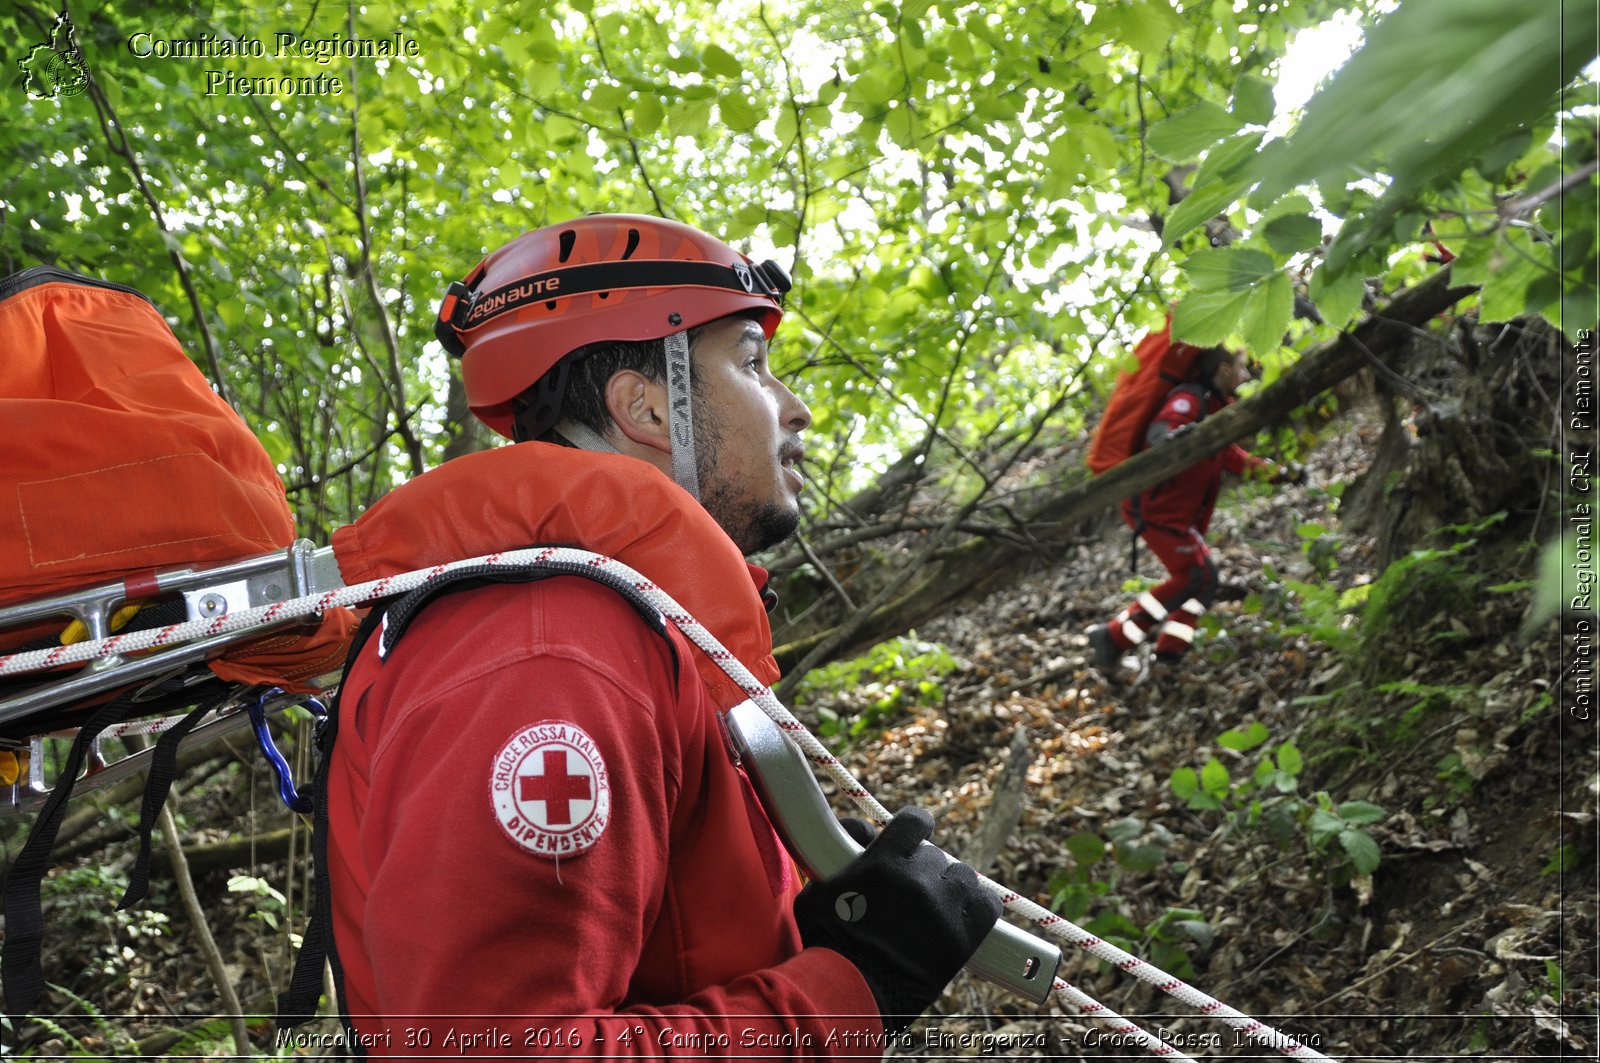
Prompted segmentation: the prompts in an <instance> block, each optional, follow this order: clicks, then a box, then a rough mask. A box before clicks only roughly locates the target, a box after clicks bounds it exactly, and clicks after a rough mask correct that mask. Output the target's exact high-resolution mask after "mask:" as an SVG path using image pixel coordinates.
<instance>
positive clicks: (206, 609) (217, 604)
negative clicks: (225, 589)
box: [197, 594, 228, 618]
mask: <svg viewBox="0 0 1600 1063" xmlns="http://www.w3.org/2000/svg"><path fill="white" fill-rule="evenodd" d="M197 608H198V609H199V612H200V615H201V616H203V617H207V618H210V617H213V616H224V615H226V614H227V612H228V599H226V598H224V597H223V596H222V595H220V594H203V595H201V596H200V601H199V603H198V605H197Z"/></svg>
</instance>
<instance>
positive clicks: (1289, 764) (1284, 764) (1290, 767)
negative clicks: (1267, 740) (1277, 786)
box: [1278, 742, 1306, 775]
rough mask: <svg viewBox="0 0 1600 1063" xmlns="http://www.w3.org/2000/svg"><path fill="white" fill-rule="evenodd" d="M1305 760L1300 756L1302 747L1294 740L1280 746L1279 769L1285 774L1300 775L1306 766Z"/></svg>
mask: <svg viewBox="0 0 1600 1063" xmlns="http://www.w3.org/2000/svg"><path fill="white" fill-rule="evenodd" d="M1305 766H1306V765H1305V760H1304V759H1303V758H1302V757H1301V756H1300V747H1299V746H1297V745H1295V744H1294V743H1293V742H1285V743H1283V744H1282V745H1280V746H1279V747H1278V770H1279V771H1281V772H1283V773H1284V774H1285V775H1299V774H1300V771H1301V769H1302V768H1304V767H1305Z"/></svg>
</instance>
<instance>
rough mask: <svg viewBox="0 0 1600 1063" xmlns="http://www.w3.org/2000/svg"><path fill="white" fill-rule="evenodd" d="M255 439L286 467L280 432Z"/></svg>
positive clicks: (291, 454) (287, 455)
mask: <svg viewBox="0 0 1600 1063" xmlns="http://www.w3.org/2000/svg"><path fill="white" fill-rule="evenodd" d="M256 439H258V440H260V441H261V447H262V449H263V450H265V451H266V452H267V457H268V458H269V459H271V461H272V464H273V465H284V466H287V465H288V464H289V461H290V459H292V458H293V457H294V451H293V450H292V449H290V447H289V441H288V440H287V439H285V438H283V435H282V433H280V432H266V431H262V430H260V429H257V431H256ZM230 888H231V887H230Z"/></svg>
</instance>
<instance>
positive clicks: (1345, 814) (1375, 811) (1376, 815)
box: [1338, 801, 1389, 824]
mask: <svg viewBox="0 0 1600 1063" xmlns="http://www.w3.org/2000/svg"><path fill="white" fill-rule="evenodd" d="M1338 812H1339V815H1340V817H1341V818H1343V819H1344V820H1345V821H1346V822H1347V823H1355V824H1366V823H1376V822H1378V821H1379V820H1380V819H1382V818H1383V817H1384V816H1387V815H1388V814H1389V813H1387V812H1385V811H1384V810H1383V809H1381V808H1379V807H1378V806H1377V805H1373V804H1368V803H1367V802H1366V801H1346V802H1345V803H1344V804H1342V805H1340V806H1339V808H1338Z"/></svg>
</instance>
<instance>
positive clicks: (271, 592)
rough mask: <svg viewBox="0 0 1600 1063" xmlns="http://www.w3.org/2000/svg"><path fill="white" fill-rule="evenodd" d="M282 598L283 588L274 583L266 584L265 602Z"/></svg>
mask: <svg viewBox="0 0 1600 1063" xmlns="http://www.w3.org/2000/svg"><path fill="white" fill-rule="evenodd" d="M282 597H283V588H282V587H280V586H278V585H277V584H276V583H269V584H267V601H269V602H275V601H277V600H278V599H279V598H282Z"/></svg>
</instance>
